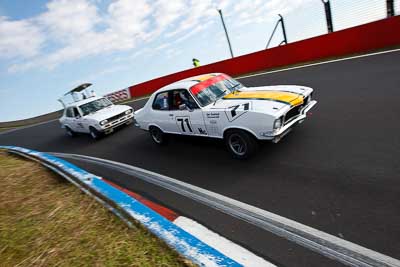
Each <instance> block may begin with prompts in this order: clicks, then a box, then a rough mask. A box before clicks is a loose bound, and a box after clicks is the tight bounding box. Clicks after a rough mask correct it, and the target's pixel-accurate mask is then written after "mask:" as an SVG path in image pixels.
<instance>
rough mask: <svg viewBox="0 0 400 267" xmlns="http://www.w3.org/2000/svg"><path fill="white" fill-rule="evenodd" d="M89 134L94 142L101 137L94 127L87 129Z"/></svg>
mask: <svg viewBox="0 0 400 267" xmlns="http://www.w3.org/2000/svg"><path fill="white" fill-rule="evenodd" d="M89 131H90V132H89V133H90V136H91V137H92V138H93V139H94V140H98V139H100V137H101V132H99V131H97V130H96V128H94V127H89Z"/></svg>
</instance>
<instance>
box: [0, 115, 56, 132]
mask: <svg viewBox="0 0 400 267" xmlns="http://www.w3.org/2000/svg"><path fill="white" fill-rule="evenodd" d="M57 120H58V119H53V120H49V121H43V122H39V123H35V124H31V125H27V126H22V127H16V128H15V129H11V130H7V131H4V132H0V135H2V134H8V133H12V132H15V131H19V130H23V129H27V128H31V127H35V126H39V125H42V124H46V123H50V122H53V121H57Z"/></svg>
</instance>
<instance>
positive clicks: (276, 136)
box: [262, 100, 317, 143]
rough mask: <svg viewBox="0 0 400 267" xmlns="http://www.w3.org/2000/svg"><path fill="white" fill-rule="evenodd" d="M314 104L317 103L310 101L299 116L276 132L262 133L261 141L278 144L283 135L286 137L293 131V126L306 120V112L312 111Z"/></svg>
mask: <svg viewBox="0 0 400 267" xmlns="http://www.w3.org/2000/svg"><path fill="white" fill-rule="evenodd" d="M316 104H317V101H316V100H312V101H311V102H310V103H309V104H308V105H307V106H305V107H304V108H303V110H302V111H301V112H300V115H298V116H297V117H296V118H295V119H293V120H291V121H290V122H289V123H288V124H286V125H285V126H283V127H281V128H279V129H278V130H276V131H273V132H268V133H263V134H262V136H263V139H266V140H272V142H274V143H278V142H279V141H280V140H281V139H282V138H283V137H284V136H285V135H287V134H288V133H289V132H290V131H291V130H292V129H293V127H294V126H296V125H297V124H299V123H302V122H303V121H304V120H305V119H306V118H307V112H308V111H310V109H312V108H313V107H314V106H315V105H316Z"/></svg>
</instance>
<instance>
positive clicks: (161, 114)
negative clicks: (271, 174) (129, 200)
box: [135, 73, 317, 159]
mask: <svg viewBox="0 0 400 267" xmlns="http://www.w3.org/2000/svg"><path fill="white" fill-rule="evenodd" d="M312 92H313V89H312V88H309V87H305V86H294V85H279V86H262V87H245V86H243V85H242V84H241V83H239V82H238V81H236V80H234V79H233V78H231V77H229V76H227V75H225V74H221V73H213V74H206V75H201V76H196V77H191V78H188V79H185V80H181V81H179V82H175V83H173V84H170V85H167V86H165V87H163V88H161V89H159V90H158V91H156V92H155V93H153V94H152V95H151V97H150V99H149V100H148V101H147V103H146V105H145V106H144V107H143V108H142V109H140V110H138V111H137V112H136V113H135V120H136V123H135V125H136V126H138V127H140V128H141V129H143V130H147V131H149V132H150V135H151V137H152V139H153V141H154V142H155V143H157V144H159V145H162V144H165V143H166V142H167V137H168V136H167V135H166V134H181V135H194V136H207V137H212V138H221V139H224V140H225V142H226V145H227V148H228V150H229V151H230V152H231V153H232V155H233V156H234V157H235V158H239V159H244V158H248V157H249V156H251V155H252V154H254V153H255V152H256V150H257V140H271V141H273V142H275V143H276V142H278V141H279V140H280V139H281V138H282V137H283V136H284V135H286V134H287V133H288V132H289V131H290V130H291V129H292V128H293V127H294V126H295V125H296V124H298V123H301V122H303V121H304V120H305V118H306V117H307V112H308V111H309V110H310V109H311V108H312V107H313V106H314V105H315V104H316V103H317V101H315V100H313V99H312Z"/></svg>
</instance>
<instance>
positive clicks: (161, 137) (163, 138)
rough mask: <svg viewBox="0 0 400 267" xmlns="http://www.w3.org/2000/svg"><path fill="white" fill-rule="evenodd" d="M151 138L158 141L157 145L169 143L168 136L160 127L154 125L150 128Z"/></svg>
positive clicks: (155, 141)
mask: <svg viewBox="0 0 400 267" xmlns="http://www.w3.org/2000/svg"><path fill="white" fill-rule="evenodd" d="M149 132H150V136H151V139H152V140H153V141H154V143H156V144H157V145H160V146H162V145H166V144H167V143H168V136H167V135H166V134H165V133H163V131H161V130H160V129H159V128H158V127H155V126H152V127H150V129H149Z"/></svg>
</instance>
